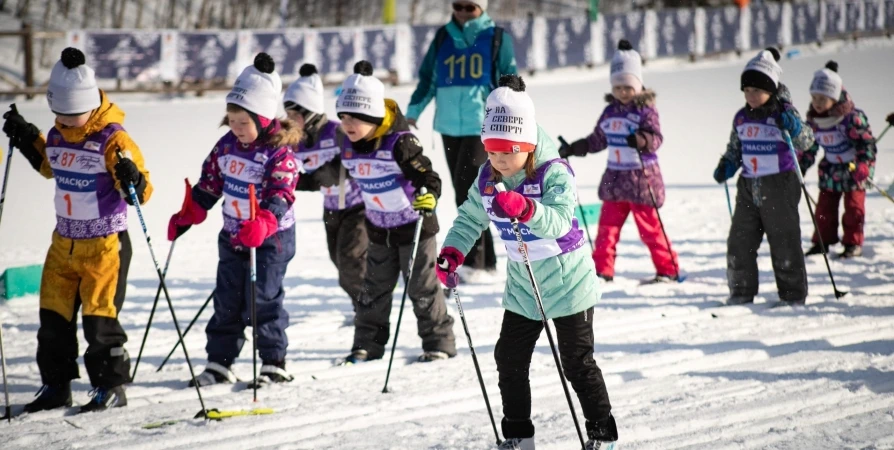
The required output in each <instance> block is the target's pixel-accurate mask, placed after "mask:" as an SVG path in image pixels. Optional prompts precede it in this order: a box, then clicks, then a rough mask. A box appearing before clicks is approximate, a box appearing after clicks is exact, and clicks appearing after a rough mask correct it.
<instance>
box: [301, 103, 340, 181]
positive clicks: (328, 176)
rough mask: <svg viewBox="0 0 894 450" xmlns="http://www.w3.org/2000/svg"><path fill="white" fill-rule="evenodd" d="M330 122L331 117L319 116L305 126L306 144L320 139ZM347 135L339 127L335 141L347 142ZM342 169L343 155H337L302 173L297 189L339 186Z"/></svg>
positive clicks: (310, 144)
mask: <svg viewBox="0 0 894 450" xmlns="http://www.w3.org/2000/svg"><path fill="white" fill-rule="evenodd" d="M327 123H329V119H328V118H326V116H325V115H322V116H320V117H319V119H317V120H315V121H314V122H311V123H309V124H307V125H306V126H305V127H304V141H303V142H304V144H305V145H307V146H308V147H311V146H313V145H315V144H316V142H317V141H319V140H320V133H322V132H323V127H325V126H326V124H327ZM345 139H347V136H345V133H344V131H342V130H341V127H339V128H338V129H337V130H336V132H335V142H337V143H341V142H345ZM339 169H341V156H338V155H336V157H335V158H332V160H331V161H329V162H327V163H326V164H323V165H322V166H320V167H318V168H317V170H315V171H313V173H302V174H301V176H300V177H298V184H297V185H296V186H295V190H296V191H319V190H320V188H321V187H324V186H325V187H328V186H337V185H338V171H339ZM345 177H346V178H350V177H351V176H350V174H348V173H345Z"/></svg>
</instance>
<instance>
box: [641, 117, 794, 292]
mask: <svg viewBox="0 0 894 450" xmlns="http://www.w3.org/2000/svg"><path fill="white" fill-rule="evenodd" d="M630 132H631V134H633V132H634V130H633V129H631V130H630ZM634 151H635V152H636V156H638V157H639V165H640V166H642V168H643V176H644V177H645V178H646V186H648V187H649V197H650V198H651V199H652V207H653V208H655V215H656V216H658V225H660V226H661V234H662V235H664V242H665V243H666V244H667V251H668V253H670V256H671V261H672V262H673V263H674V271H676V272H677V273H676V276H677V282H678V283H682V282H683V278H682V277H680V266H679V265H678V264H677V258H676V255H674V250H673V249H672V248H671V241H670V239H669V238H668V237H667V231H666V230H665V229H664V221H663V220H661V211H658V202H657V201H656V200H655V192H654V191H652V182H651V181H649V177H648V176H646V163H645V162H644V161H643V154H642V153H640V151H639V149H634ZM798 173H800V172H798ZM728 198H729V196H728V194H727V199H728Z"/></svg>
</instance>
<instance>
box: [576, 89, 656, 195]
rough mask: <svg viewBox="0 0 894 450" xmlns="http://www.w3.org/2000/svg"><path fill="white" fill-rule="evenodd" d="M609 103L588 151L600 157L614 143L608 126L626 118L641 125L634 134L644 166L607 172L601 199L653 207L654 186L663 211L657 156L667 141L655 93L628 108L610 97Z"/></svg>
mask: <svg viewBox="0 0 894 450" xmlns="http://www.w3.org/2000/svg"><path fill="white" fill-rule="evenodd" d="M606 101H607V102H608V103H609V105H608V106H606V107H605V110H604V111H603V112H602V115H601V116H600V117H599V121H598V122H597V123H596V127H595V128H594V129H593V132H592V133H590V135H589V136H587V143H588V144H589V149H588V151H589V152H590V153H598V152H601V151H603V150H605V149H606V148H607V147H608V146H609V144H610V142H609V141H610V140H611V139H609V137H607V136H606V132H605V131H604V128H605V124H606V122H607V121H610V120H613V119H617V118H619V117H623V118H625V120H627V121H628V122H632V123H636V124H638V125H637V126H636V127H635V130H634V131H635V133H636V138H637V150H639V151H640V152H641V155H642V160H643V163H644V166H643V167H642V168H637V169H632V170H615V169H612V168H608V169H606V170H605V174H603V175H602V182H601V184H600V185H599V199H600V200H602V201H604V202H631V203H638V204H642V205H650V206H651V205H652V199H651V197H650V196H649V185H650V184H651V186H652V190H653V192H654V193H655V201H656V203H657V205H658V207H659V208H660V207H661V206H662V205H664V179H663V178H662V176H661V168H660V167H659V166H658V155H657V153H656V152H657V151H658V148H659V147H661V143H662V141H663V140H664V138H663V136H662V135H661V125H660V124H659V122H658V110H657V109H655V92H654V91H652V90H648V89H647V90H644V91H643V92H642V93H641V94H639V95H638V96H637V97H636V99H635V100H634V101H633V102H631V103H629V104H627V105H622V104H621V102H619V101H617V100H616V99H615V98H614V97H612V96H611V95H607V96H606ZM616 156H617V157H618V158H620V155H609V158H612V157H616Z"/></svg>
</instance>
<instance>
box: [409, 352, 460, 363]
mask: <svg viewBox="0 0 894 450" xmlns="http://www.w3.org/2000/svg"><path fill="white" fill-rule="evenodd" d="M450 357H451V356H450V355H448V354H446V353H444V352H439V351H432V352H429V351H426V352H424V353H423V354H421V355H419V358H417V359H416V362H432V361H441V360H445V359H448V358H450Z"/></svg>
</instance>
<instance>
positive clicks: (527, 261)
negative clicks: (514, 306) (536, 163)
mask: <svg viewBox="0 0 894 450" xmlns="http://www.w3.org/2000/svg"><path fill="white" fill-rule="evenodd" d="M496 189H497V192H506V186H504V185H503V183H497V185H496ZM510 222H511V223H512V231H513V233H515V240H516V241H517V242H518V252H519V253H521V255H522V259H523V260H524V263H525V269H526V270H527V271H528V279H530V280H531V288H532V289H533V290H534V300H535V301H536V302H537V308H538V311H540V320H541V321H542V322H543V328H544V329H545V330H546V338H547V340H548V341H549V348H550V349H551V350H552V352H553V359H555V361H556V369H558V371H559V379H560V380H562V389H563V390H564V391H565V399H566V400H568V408H569V409H570V410H571V418H572V419H574V428H575V429H576V430H577V437H578V438H579V439H580V446H581V448H583V449H585V448H586V443H584V435H583V433H581V430H580V423H578V421H577V413H576V412H575V411H574V402H573V401H572V400H571V393H570V392H569V391H568V383H567V382H566V381H565V370H564V369H563V368H562V361H561V360H559V352H558V351H556V343H555V341H554V340H553V333H552V331H550V329H549V320H547V318H546V312H545V311H544V309H543V300H542V299H541V297H540V288H539V287H538V286H537V279H536V278H534V269H533V268H532V267H531V260H530V259H528V248H527V246H526V245H525V241H524V239H523V238H522V234H521V230H520V229H519V225H518V219H511V220H510Z"/></svg>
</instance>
